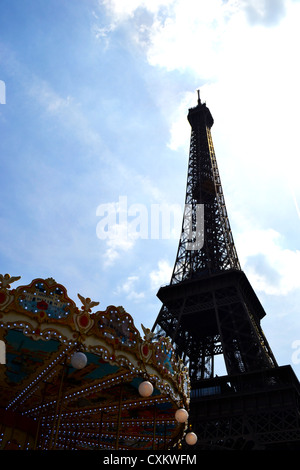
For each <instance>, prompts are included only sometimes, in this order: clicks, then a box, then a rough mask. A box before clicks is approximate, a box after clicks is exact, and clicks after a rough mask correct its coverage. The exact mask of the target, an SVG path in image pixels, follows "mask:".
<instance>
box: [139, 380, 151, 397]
mask: <svg viewBox="0 0 300 470" xmlns="http://www.w3.org/2000/svg"><path fill="white" fill-rule="evenodd" d="M152 393H153V385H152V383H151V382H148V380H145V381H144V382H142V383H140V385H139V394H140V395H141V396H142V397H145V398H146V397H150V396H151V395H152Z"/></svg>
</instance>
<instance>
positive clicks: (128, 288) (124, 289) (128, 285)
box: [115, 276, 145, 302]
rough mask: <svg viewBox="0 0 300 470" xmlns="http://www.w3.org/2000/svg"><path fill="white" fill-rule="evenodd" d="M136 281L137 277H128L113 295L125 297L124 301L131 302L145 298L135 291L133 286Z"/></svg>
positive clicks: (142, 293)
mask: <svg viewBox="0 0 300 470" xmlns="http://www.w3.org/2000/svg"><path fill="white" fill-rule="evenodd" d="M138 281H139V278H138V276H129V277H128V278H127V279H126V281H124V282H123V284H121V285H120V286H119V287H118V289H117V290H116V292H115V295H122V296H123V295H125V297H126V299H128V300H133V301H135V302H137V301H139V300H141V299H143V298H144V297H145V294H144V292H137V291H136V290H135V284H136V283H137V282H138Z"/></svg>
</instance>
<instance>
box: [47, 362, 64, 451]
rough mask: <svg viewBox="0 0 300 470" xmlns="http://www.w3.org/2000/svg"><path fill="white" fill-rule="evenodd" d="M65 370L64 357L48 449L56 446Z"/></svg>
mask: <svg viewBox="0 0 300 470" xmlns="http://www.w3.org/2000/svg"><path fill="white" fill-rule="evenodd" d="M66 370H67V356H66V357H65V361H64V363H63V370H62V374H61V379H60V384H59V390H58V396H57V401H56V409H55V414H54V417H53V426H52V431H51V438H50V444H49V448H50V449H51V448H53V449H54V448H55V446H56V442H57V436H58V429H59V424H60V418H61V408H62V402H63V397H62V391H63V384H64V378H65V374H66ZM56 417H57V419H56ZM54 432H55V439H54V442H53V437H54ZM52 443H53V444H52Z"/></svg>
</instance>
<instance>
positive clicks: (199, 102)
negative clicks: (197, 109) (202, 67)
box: [197, 88, 201, 105]
mask: <svg viewBox="0 0 300 470" xmlns="http://www.w3.org/2000/svg"><path fill="white" fill-rule="evenodd" d="M197 94H198V105H200V104H201V99H200V90H199V88H198V90H197Z"/></svg>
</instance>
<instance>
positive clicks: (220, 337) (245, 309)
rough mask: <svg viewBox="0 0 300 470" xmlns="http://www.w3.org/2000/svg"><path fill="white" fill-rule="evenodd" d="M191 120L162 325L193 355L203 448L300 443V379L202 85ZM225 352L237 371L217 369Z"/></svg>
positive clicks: (160, 330) (162, 295)
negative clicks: (236, 210) (272, 327)
mask: <svg viewBox="0 0 300 470" xmlns="http://www.w3.org/2000/svg"><path fill="white" fill-rule="evenodd" d="M188 121H189V123H190V125H191V140H190V154H189V163H188V173H187V187H186V199H185V211H184V216H183V223H182V231H181V236H180V240H179V246H178V252H177V257H176V261H175V265H174V269H173V273H172V277H171V281H170V284H169V285H167V286H164V287H161V288H160V289H159V291H158V293H157V296H158V298H159V299H160V300H161V302H162V307H161V309H160V312H159V314H158V316H157V319H156V321H155V323H154V325H153V328H152V331H154V332H155V334H156V335H157V336H159V335H165V336H168V337H170V339H171V340H172V342H173V345H174V347H175V350H176V353H177V355H178V356H179V357H181V358H182V359H183V361H184V362H185V363H186V364H187V365H188V367H189V372H190V379H191V387H192V390H191V404H190V418H189V422H190V425H191V426H192V428H193V430H194V432H196V433H197V436H198V441H197V448H198V449H208V450H219V449H231V450H232V449H236V450H241V449H243V450H246V449H247V450H248V449H264V450H272V449H284V450H286V449H298V450H299V449H300V413H299V403H300V386H299V381H298V379H297V377H296V375H295V373H294V371H293V369H292V368H291V366H289V365H287V366H281V367H279V366H278V364H277V362H276V359H275V357H274V355H273V353H272V350H271V348H270V346H269V344H268V341H267V339H266V337H265V335H264V332H263V330H262V328H261V320H262V319H263V317H264V316H265V315H266V313H265V311H264V309H263V307H262V305H261V303H260V301H259V299H258V297H257V296H256V294H255V292H254V290H253V288H252V286H251V284H250V282H249V280H248V279H247V277H246V274H245V273H244V272H243V271H242V270H241V266H240V263H239V260H238V255H237V251H236V248H235V244H234V240H233V236H232V232H231V228H230V223H229V219H228V215H227V210H226V205H225V199H224V194H223V190H222V185H221V179H220V175H219V170H218V165H217V160H216V156H215V152H214V147H213V141H212V137H211V127H212V125H213V122H214V121H213V117H212V115H211V113H210V110H209V109H208V107H207V106H206V103H202V102H201V99H200V92H199V91H198V103H197V105H196V106H195V107H193V108H191V109H189V112H188ZM217 355H222V356H223V358H224V363H225V367H226V372H227V374H225V375H222V376H221V377H218V376H216V375H215V358H216V356H217Z"/></svg>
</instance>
